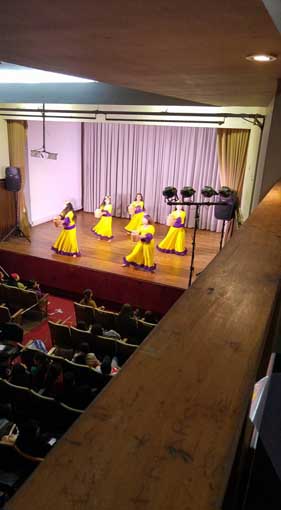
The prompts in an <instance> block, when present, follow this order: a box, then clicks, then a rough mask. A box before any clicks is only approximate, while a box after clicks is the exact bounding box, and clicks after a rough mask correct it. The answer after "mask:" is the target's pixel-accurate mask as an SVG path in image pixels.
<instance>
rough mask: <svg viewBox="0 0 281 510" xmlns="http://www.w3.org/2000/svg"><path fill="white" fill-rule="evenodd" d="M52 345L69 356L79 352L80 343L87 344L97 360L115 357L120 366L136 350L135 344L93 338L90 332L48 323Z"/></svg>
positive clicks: (101, 337) (111, 339) (105, 338)
mask: <svg viewBox="0 0 281 510" xmlns="http://www.w3.org/2000/svg"><path fill="white" fill-rule="evenodd" d="M48 324H49V329H50V334H51V339H52V344H53V346H54V347H55V348H56V349H57V350H58V352H60V350H61V349H63V350H65V351H67V350H69V351H70V356H71V355H72V353H73V352H74V351H77V350H79V346H80V345H81V343H82V342H87V343H88V344H89V347H90V350H91V351H92V352H94V353H95V354H96V356H97V357H98V358H99V359H101V360H102V359H103V357H104V356H106V355H108V356H110V357H111V358H112V357H113V356H117V357H118V360H119V363H120V364H121V365H122V364H123V363H125V361H127V359H128V358H129V357H130V356H131V355H132V354H133V353H134V352H135V350H136V349H137V348H138V346H137V345H135V344H129V343H127V342H123V341H122V340H117V339H115V338H109V337H104V336H95V335H93V334H92V333H91V331H83V330H80V329H77V328H74V327H73V326H72V327H69V326H66V325H65V324H60V323H56V322H52V321H48Z"/></svg>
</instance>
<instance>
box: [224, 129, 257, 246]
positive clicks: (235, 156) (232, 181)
mask: <svg viewBox="0 0 281 510" xmlns="http://www.w3.org/2000/svg"><path fill="white" fill-rule="evenodd" d="M249 138H250V130H248V129H218V130H217V150H218V160H219V171H220V179H221V185H222V186H228V187H229V188H231V189H232V190H235V191H236V192H237V194H238V199H239V203H240V200H241V195H242V189H243V182H244V176H245V170H246V161H247V152H248V145H249ZM234 226H237V222H236V221H235V220H232V222H229V224H228V228H227V230H226V233H225V238H224V241H226V240H228V239H229V238H230V236H231V232H232V231H233V228H234Z"/></svg>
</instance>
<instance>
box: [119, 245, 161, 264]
mask: <svg viewBox="0 0 281 510" xmlns="http://www.w3.org/2000/svg"><path fill="white" fill-rule="evenodd" d="M123 262H124V264H126V266H130V265H132V266H134V267H137V268H140V269H144V270H145V271H154V270H155V268H156V264H155V263H154V239H152V241H150V243H145V242H142V241H138V242H137V244H136V246H135V247H134V249H133V250H132V251H131V253H130V254H129V255H127V257H124V259H123Z"/></svg>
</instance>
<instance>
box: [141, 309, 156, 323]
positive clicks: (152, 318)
mask: <svg viewBox="0 0 281 510" xmlns="http://www.w3.org/2000/svg"><path fill="white" fill-rule="evenodd" d="M142 320H143V321H145V322H149V323H150V324H157V319H156V317H155V315H154V313H153V312H151V311H150V310H147V311H146V312H145V313H144V317H143V319H142Z"/></svg>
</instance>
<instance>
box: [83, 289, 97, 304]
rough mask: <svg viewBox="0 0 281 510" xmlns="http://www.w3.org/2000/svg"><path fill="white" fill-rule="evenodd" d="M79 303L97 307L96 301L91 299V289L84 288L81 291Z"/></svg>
mask: <svg viewBox="0 0 281 510" xmlns="http://www.w3.org/2000/svg"><path fill="white" fill-rule="evenodd" d="M80 304H81V305H85V306H91V307H92V308H97V305H96V302H95V301H94V299H93V291H92V290H91V289H85V290H84V292H83V298H82V299H81V301H80Z"/></svg>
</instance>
